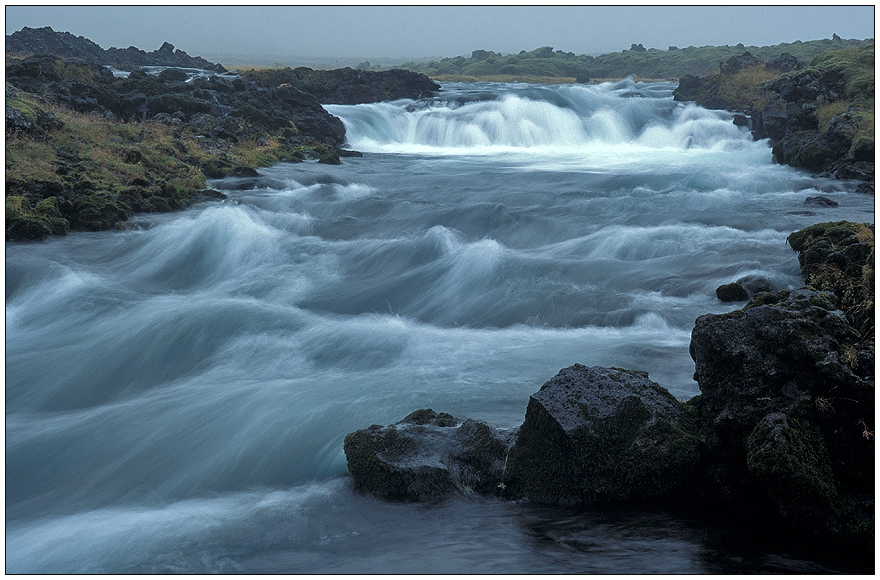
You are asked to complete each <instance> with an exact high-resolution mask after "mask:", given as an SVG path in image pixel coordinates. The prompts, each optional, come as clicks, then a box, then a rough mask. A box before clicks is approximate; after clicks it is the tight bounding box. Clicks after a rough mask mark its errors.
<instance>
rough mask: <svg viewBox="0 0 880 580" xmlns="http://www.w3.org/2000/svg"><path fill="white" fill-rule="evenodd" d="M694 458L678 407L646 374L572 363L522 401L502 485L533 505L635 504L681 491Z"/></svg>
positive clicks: (684, 418) (684, 417)
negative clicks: (519, 423) (523, 407)
mask: <svg viewBox="0 0 880 580" xmlns="http://www.w3.org/2000/svg"><path fill="white" fill-rule="evenodd" d="M699 458H700V453H699V441H698V439H697V438H696V437H694V436H693V435H691V434H690V432H689V428H688V417H687V414H686V412H685V410H684V407H683V405H682V404H681V403H680V402H679V401H678V400H676V399H675V397H673V396H672V395H671V394H670V393H669V391H667V390H666V389H664V388H663V387H661V386H660V385H658V384H657V383H655V382H653V381H651V380H649V379H648V374H647V373H645V372H640V371H630V370H623V369H615V368H602V367H586V366H583V365H579V364H576V365H574V366H571V367H569V368H566V369H563V370H561V371H560V372H559V373H558V374H557V375H556V376H555V377H553V378H552V379H551V380H549V381H548V382H547V383H545V384H544V386H542V387H541V390H540V391H538V392H537V393H535V394H534V395H532V397H531V398H530V399H529V404H528V407H527V409H526V418H525V422H524V423H523V425H522V427H520V431H519V435H518V436H517V442H516V445H515V446H514V448H513V449H512V450H511V454H510V472H511V473H510V478H509V479H510V481H509V483H508V485H509V486H510V488H511V492H512V493H513V494H515V495H520V496H526V497H529V498H531V499H532V500H535V501H540V502H548V503H557V504H570V505H592V504H597V503H614V502H639V501H644V500H648V499H652V498H657V497H659V496H664V495H668V494H670V493H673V492H675V491H677V490H679V489H681V488H682V486H683V484H684V483H685V482H686V479H687V473H688V471H689V470H691V469H692V468H693V467H694V466H695V465H696V464H697V462H698V461H699Z"/></svg>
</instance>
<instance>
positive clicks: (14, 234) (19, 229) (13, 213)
mask: <svg viewBox="0 0 880 580" xmlns="http://www.w3.org/2000/svg"><path fill="white" fill-rule="evenodd" d="M69 228H70V224H69V223H68V221H67V220H66V219H64V218H63V217H61V211H60V209H59V206H58V200H57V199H56V198H54V197H49V198H46V199H44V200H42V201H41V202H39V203H38V204H37V205H36V206H35V207H31V205H30V203H29V202H28V201H27V199H25V198H24V197H22V196H8V197H7V198H6V239H7V240H9V241H21V242H24V241H39V240H44V239H46V238H47V237H49V236H51V235H57V236H63V235H65V234H66V233H67V232H68V230H69Z"/></svg>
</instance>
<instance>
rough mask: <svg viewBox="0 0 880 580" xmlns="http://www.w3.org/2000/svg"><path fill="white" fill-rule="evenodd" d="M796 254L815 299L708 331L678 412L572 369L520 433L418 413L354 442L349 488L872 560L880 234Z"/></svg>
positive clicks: (840, 234) (602, 374)
mask: <svg viewBox="0 0 880 580" xmlns="http://www.w3.org/2000/svg"><path fill="white" fill-rule="evenodd" d="M789 240H790V243H791V245H792V247H793V248H794V249H796V250H797V251H798V252H799V256H800V261H801V265H802V268H803V272H804V276H805V278H806V280H807V281H808V283H810V284H811V286H810V287H805V288H801V289H797V290H779V291H774V292H759V293H757V294H756V295H755V296H754V297H753V298H752V300H751V301H749V302H748V303H747V304H745V306H744V307H743V308H742V309H740V310H735V311H733V312H729V313H727V314H721V315H713V314H708V315H705V316H701V317H700V318H698V319H697V321H696V324H695V327H694V330H693V333H692V339H691V345H690V351H691V356H692V358H693V360H694V362H695V368H696V372H695V374H694V378H695V380H696V381H697V383H698V384H699V388H700V391H701V394H700V395H698V396H696V397H694V398H692V399H690V400H689V401H686V402H679V401H677V400H676V399H675V398H674V397H672V395H670V394H669V392H668V391H667V390H666V389H664V388H663V387H662V386H660V385H658V384H656V383H654V382H653V381H651V380H650V379H649V378H648V374H647V373H645V372H642V371H633V370H625V369H616V368H600V367H585V366H581V365H577V364H576V365H574V366H572V367H569V368H566V369H563V370H561V371H560V372H559V374H558V375H557V376H555V377H553V378H552V379H551V380H550V381H548V382H547V383H546V384H544V385H543V386H542V387H541V388H540V390H539V391H538V392H536V393H535V394H534V395H532V397H531V398H530V400H529V402H528V407H527V409H526V416H525V421H524V422H523V424H522V425H521V426H520V427H519V428H518V429H515V430H503V429H499V428H496V427H493V426H491V425H488V424H486V423H483V422H480V421H476V420H473V419H468V420H466V421H462V420H459V419H456V418H454V417H451V416H449V415H446V414H444V413H436V412H434V411H433V410H420V411H416V412H414V413H412V414H410V415H409V416H408V417H406V418H404V419H403V420H402V421H401V422H399V423H397V424H395V425H389V426H378V425H374V426H372V427H370V428H368V429H364V430H361V431H357V432H354V433H352V434H350V435H348V436H347V437H346V439H345V453H346V456H347V458H348V462H349V470H350V472H351V476H352V480H353V484H354V487H355V489H358V490H361V491H365V492H368V493H372V494H375V495H377V496H379V497H382V498H385V499H389V500H399V501H424V500H436V499H442V498H444V497H448V496H449V495H452V494H459V493H465V494H467V493H481V494H490V495H495V496H499V497H502V498H509V499H522V498H526V499H529V500H531V501H535V502H543V503H551V504H561V505H579V506H584V507H589V506H598V505H627V506H641V507H645V508H652V507H658V506H663V507H666V508H672V509H682V510H692V509H700V510H702V511H703V512H704V513H712V514H715V515H716V516H717V517H718V518H719V519H720V520H722V521H726V522H730V523H734V522H735V523H738V524H743V525H746V526H747V527H748V528H749V529H750V530H752V532H751V533H756V534H766V535H767V536H768V537H770V536H778V535H780V534H782V535H785V536H787V537H790V538H794V539H796V541H798V542H801V543H802V545H815V546H817V547H821V549H825V550H844V551H847V550H852V552H853V553H854V554H858V555H861V556H866V555H869V554H871V553H872V550H873V541H874V540H873V538H874V432H873V430H874V419H875V417H874V329H873V300H874V297H873V292H874V291H873V282H874V274H873V268H874V266H873V263H874V238H873V229H872V228H869V227H867V226H864V225H860V224H851V223H847V222H838V223H830V224H817V225H816V226H811V227H810V228H807V229H805V230H802V231H799V232H796V233H794V234H792V235H791V237H790V238H789ZM869 313H870V314H869Z"/></svg>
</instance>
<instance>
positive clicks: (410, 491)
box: [344, 409, 515, 501]
mask: <svg viewBox="0 0 880 580" xmlns="http://www.w3.org/2000/svg"><path fill="white" fill-rule="evenodd" d="M514 437H515V430H509V429H508V430H505V429H500V428H497V427H491V426H489V425H488V424H486V423H483V422H481V421H474V420H472V419H468V420H465V421H462V420H460V419H456V418H455V417H453V416H452V415H449V414H447V413H436V412H434V411H433V410H431V409H421V410H419V411H415V412H413V413H410V414H409V415H407V416H406V418H404V419H403V420H402V421H400V422H398V423H395V424H394V425H388V426H380V425H373V426H371V427H369V428H367V429H361V430H360V431H355V432H354V433H349V434H348V435H346V437H345V443H344V449H345V456H346V458H347V460H348V470H349V472H350V473H351V477H352V481H353V482H354V488H355V489H356V490H358V491H362V492H367V493H370V494H373V495H375V496H377V497H380V498H383V499H387V500H392V501H426V500H438V499H443V498H445V497H448V496H450V495H454V494H460V493H464V494H467V493H474V492H480V493H490V492H492V491H494V490H496V489H499V490H503V483H502V482H503V478H504V475H505V471H506V457H507V451H508V449H509V448H510V445H511V444H512V443H513V439H514ZM499 484H502V486H501V487H499Z"/></svg>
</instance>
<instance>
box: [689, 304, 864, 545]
mask: <svg viewBox="0 0 880 580" xmlns="http://www.w3.org/2000/svg"><path fill="white" fill-rule="evenodd" d="M833 299H834V295H833V294H831V293H827V292H817V291H814V290H812V289H808V288H802V289H798V290H792V291H787V290H785V291H778V292H773V293H763V294H758V295H757V296H756V297H755V298H754V299H752V301H751V302H749V303H748V304H747V305H746V306H745V308H743V309H742V310H737V311H733V312H729V313H727V314H719V315H705V316H701V317H699V318H698V319H697V321H696V324H695V326H694V330H693V333H692V338H691V346H690V350H691V356H692V357H693V359H694V362H695V363H696V373H695V375H694V378H695V379H696V380H697V382H698V383H699V385H700V390H701V391H702V395H700V396H699V397H697V398H695V399H694V400H692V401H691V403H692V406H693V407H694V408H695V414H696V415H697V416H699V417H701V418H702V423H703V427H702V429H703V437H704V438H705V441H706V449H705V453H704V462H705V469H704V471H703V476H704V477H706V478H707V479H706V481H705V484H704V485H703V486H702V490H703V491H702V495H704V496H705V497H704V498H703V499H707V500H709V501H711V502H713V503H715V504H716V505H719V506H721V505H727V506H728V507H729V508H731V509H733V510H734V511H735V512H736V513H737V514H738V515H741V516H746V517H753V518H756V519H761V520H762V521H764V522H766V524H767V525H768V526H770V525H771V524H773V523H776V524H782V525H783V526H784V527H786V528H788V529H796V530H798V532H799V533H801V534H803V535H805V536H809V537H814V538H825V539H847V538H848V540H847V541H848V542H850V541H851V542H852V543H853V545H856V544H858V545H870V544H872V542H873V527H874V523H873V500H874V433H873V429H874V377H873V375H874V347H873V342H872V341H868V340H866V339H865V338H864V337H862V336H861V335H860V334H859V333H858V332H857V331H856V330H855V329H853V327H852V326H851V325H850V324H849V322H848V320H847V318H846V316H845V315H844V313H843V312H841V311H840V310H838V309H837V306H836V305H835V303H834V302H833Z"/></svg>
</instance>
